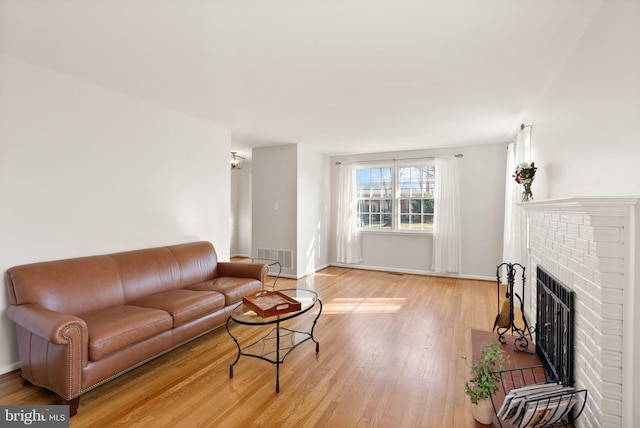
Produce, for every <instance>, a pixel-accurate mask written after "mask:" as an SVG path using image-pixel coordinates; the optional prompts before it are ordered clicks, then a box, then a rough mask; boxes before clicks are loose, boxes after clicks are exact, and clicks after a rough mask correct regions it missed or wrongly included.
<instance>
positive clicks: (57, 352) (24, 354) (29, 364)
mask: <svg viewBox="0 0 640 428" xmlns="http://www.w3.org/2000/svg"><path fill="white" fill-rule="evenodd" d="M7 315H8V316H9V319H10V320H11V321H13V322H15V323H16V330H17V333H18V351H19V352H20V366H21V367H20V368H21V371H22V377H23V378H25V379H27V380H28V381H30V382H31V383H33V384H35V385H39V386H43V387H45V388H48V389H50V390H52V391H53V392H55V393H56V394H58V395H60V396H61V397H62V398H64V399H65V400H72V399H73V398H75V397H78V396H79V395H80V394H81V393H82V369H83V367H86V365H87V363H88V352H87V350H88V344H89V333H88V328H87V323H86V322H85V321H84V320H82V319H81V318H78V317H76V316H73V315H69V314H63V313H60V312H56V311H51V310H49V309H46V308H43V307H42V306H40V305H36V304H24V305H10V306H9V308H8V309H7Z"/></svg>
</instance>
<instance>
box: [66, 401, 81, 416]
mask: <svg viewBox="0 0 640 428" xmlns="http://www.w3.org/2000/svg"><path fill="white" fill-rule="evenodd" d="M65 404H68V405H69V417H71V416H73V415H75V414H76V413H78V406H79V405H80V397H76V398H74V399H72V400H69V401H66V402H65Z"/></svg>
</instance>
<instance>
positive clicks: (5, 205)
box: [0, 55, 230, 373]
mask: <svg viewBox="0 0 640 428" xmlns="http://www.w3.org/2000/svg"><path fill="white" fill-rule="evenodd" d="M229 151H230V132H229V131H228V130H227V129H225V128H222V127H219V126H216V125H212V124H209V123H205V122H202V121H198V120H194V119H191V118H189V117H186V116H184V115H181V114H178V113H175V112H172V111H169V110H165V109H162V108H159V107H157V106H155V105H152V104H149V103H146V102H142V101H139V100H135V99H132V98H129V97H127V96H123V95H121V94H118V93H114V92H111V91H108V90H105V89H102V88H100V87H96V86H93V85H90V84H86V83H84V82H82V81H79V80H76V79H73V78H70V77H67V76H64V75H61V74H58V73H55V72H52V71H49V70H46V69H43V68H39V67H36V66H33V65H31V64H29V63H26V62H23V61H20V60H16V59H14V58H12V57H8V56H5V55H2V56H0V200H2V209H0V236H1V237H2V238H1V239H0V270H1V271H5V270H6V269H7V268H9V267H11V266H14V265H18V264H24V263H29V262H35V261H41V260H49V259H59V258H65V257H73V256H83V255H90V254H100V253H106V252H113V251H120V250H130V249H136V248H144V247H149V246H156V245H165V244H174V243H180V242H187V241H192V240H201V239H202V240H209V241H211V242H213V244H214V245H215V247H216V250H217V252H218V255H219V258H220V259H221V260H225V259H228V258H229V228H230V220H229V212H230V207H229V192H230V190H229V189H230V179H229ZM7 305H8V300H7V294H6V292H1V293H0V333H1V334H0V373H3V372H6V371H9V370H12V369H14V368H16V367H17V364H16V362H17V361H18V354H17V348H16V340H15V333H14V326H13V324H12V323H11V322H10V321H9V320H8V319H7V316H6V307H7Z"/></svg>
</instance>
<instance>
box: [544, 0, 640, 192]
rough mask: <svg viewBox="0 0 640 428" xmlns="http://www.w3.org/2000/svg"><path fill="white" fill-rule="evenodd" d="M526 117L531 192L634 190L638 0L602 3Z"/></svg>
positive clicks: (639, 90) (639, 76)
mask: <svg viewBox="0 0 640 428" xmlns="http://www.w3.org/2000/svg"><path fill="white" fill-rule="evenodd" d="M532 117H533V127H532V136H531V140H532V145H531V147H532V156H533V159H534V160H535V162H536V165H537V166H538V172H537V177H536V179H535V183H534V185H533V190H534V195H535V196H536V199H547V198H554V199H555V198H560V197H567V196H592V195H598V196H605V195H633V194H636V195H637V194H640V178H639V177H638V175H637V171H638V162H639V161H640V137H639V135H640V130H639V129H638V123H639V120H640V2H637V1H620V0H611V1H606V2H604V3H603V6H602V7H601V9H600V10H599V12H598V13H597V14H596V16H595V17H594V19H593V21H592V22H591V25H590V26H589V27H588V29H587V31H586V33H585V34H584V36H583V38H582V39H581V40H580V42H579V43H578V45H577V46H576V47H575V49H574V51H573V53H572V55H571V56H570V57H569V58H568V59H567V61H566V62H565V64H564V66H563V67H562V69H561V70H560V72H559V74H558V76H557V77H556V79H555V80H554V81H553V83H552V85H551V87H550V88H549V89H548V91H547V93H546V94H545V96H544V97H543V98H542V99H541V101H540V102H539V104H538V106H537V107H536V108H535V110H534V112H533V115H532Z"/></svg>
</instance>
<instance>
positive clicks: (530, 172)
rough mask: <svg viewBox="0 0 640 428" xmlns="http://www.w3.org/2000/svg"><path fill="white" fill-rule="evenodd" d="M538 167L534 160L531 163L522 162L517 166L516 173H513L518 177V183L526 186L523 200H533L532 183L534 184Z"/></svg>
mask: <svg viewBox="0 0 640 428" xmlns="http://www.w3.org/2000/svg"><path fill="white" fill-rule="evenodd" d="M537 170H538V168H537V167H536V165H535V163H534V162H531V163H530V164H529V163H526V162H524V163H521V164H520V165H518V166H517V167H516V173H515V174H514V175H513V177H515V179H516V183H518V184H522V185H523V186H524V191H523V192H522V202H527V201H531V200H533V193H531V185H532V184H533V178H534V177H535V175H536V171H537Z"/></svg>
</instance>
